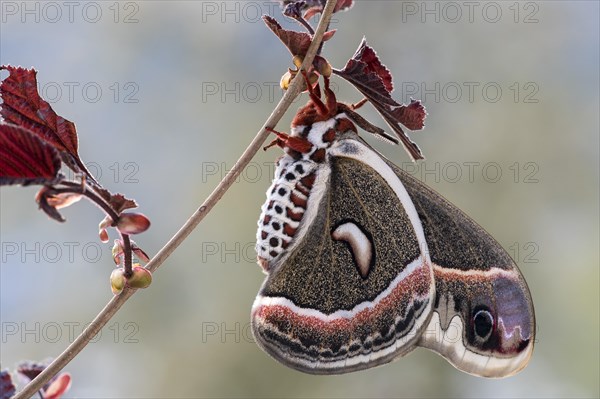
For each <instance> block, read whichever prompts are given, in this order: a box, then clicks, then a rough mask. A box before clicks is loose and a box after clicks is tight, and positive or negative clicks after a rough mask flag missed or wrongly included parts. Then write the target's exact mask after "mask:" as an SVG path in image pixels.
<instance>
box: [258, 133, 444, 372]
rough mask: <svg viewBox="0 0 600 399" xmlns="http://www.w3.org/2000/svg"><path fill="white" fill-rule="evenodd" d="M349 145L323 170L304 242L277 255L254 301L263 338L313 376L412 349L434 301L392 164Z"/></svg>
mask: <svg viewBox="0 0 600 399" xmlns="http://www.w3.org/2000/svg"><path fill="white" fill-rule="evenodd" d="M347 141H350V140H347ZM351 141H352V143H358V141H355V140H351ZM352 143H350V145H347V146H342V147H339V148H338V149H337V152H336V151H332V152H330V153H331V154H332V156H331V157H330V162H329V163H325V164H323V166H322V167H321V168H320V169H319V170H318V172H317V173H318V176H317V179H316V182H315V187H314V188H313V192H321V193H322V195H320V196H319V197H318V196H314V195H312V194H311V197H309V203H308V207H307V214H306V215H305V219H303V222H302V223H306V225H305V226H300V228H299V232H298V233H297V234H298V235H297V237H295V238H294V239H295V240H299V241H298V242H297V244H296V245H293V246H292V247H293V249H292V250H291V251H290V252H289V253H283V254H281V259H277V258H276V259H275V260H274V265H273V267H272V268H271V271H270V273H269V275H268V276H267V278H266V280H265V282H264V283H263V286H262V288H261V290H260V292H259V294H258V296H257V298H256V300H255V302H254V305H253V308H252V329H253V333H254V336H255V338H256V341H257V343H258V344H259V345H260V346H261V347H262V348H263V349H264V350H265V351H266V352H267V353H269V354H270V355H271V356H273V357H274V358H275V359H277V360H278V361H280V362H282V363H284V364H286V365H287V366H290V367H292V368H295V369H297V370H300V371H303V372H307V373H312V374H340V373H345V372H350V371H355V370H361V369H366V368H369V367H373V366H377V365H380V364H383V363H387V362H389V361H391V360H393V359H395V358H397V357H399V356H402V355H404V354H406V353H408V352H410V351H411V350H412V349H414V347H415V345H416V343H417V341H418V339H419V337H420V335H421V333H422V331H423V329H424V328H425V326H426V325H427V323H428V322H429V318H430V316H431V307H432V305H433V298H434V292H433V272H432V268H431V265H430V262H429V258H428V257H427V256H426V254H424V253H423V251H422V249H421V247H420V245H419V243H420V240H419V238H418V237H419V236H421V237H422V234H423V233H422V228H421V227H420V225H418V226H415V225H414V222H415V218H416V222H417V223H419V222H418V217H416V211H415V210H414V207H412V205H411V204H408V207H409V208H410V209H408V210H407V209H406V206H407V204H405V203H404V202H405V201H406V200H407V199H408V195H407V194H406V192H405V191H404V194H402V195H401V196H402V198H400V196H399V194H398V192H397V190H399V188H398V187H400V189H402V184H401V183H400V180H399V179H398V178H397V176H396V175H395V174H394V172H393V171H392V169H391V168H390V167H389V166H387V165H386V164H385V162H384V161H383V160H382V159H381V158H378V159H379V163H376V164H369V163H366V162H363V161H361V160H360V157H358V156H357V157H354V158H353V156H354V155H356V154H354V155H352V154H350V153H351V152H352V151H354V150H355V149H356V148H355V147H354V146H353V144H352ZM336 145H337V144H336ZM346 155H350V156H346ZM377 168H385V169H386V170H387V178H386V177H384V176H382V173H381V171H379V170H378V169H377ZM389 179H391V180H393V181H390V180H389ZM402 190H403V189H402ZM311 201H312V202H311ZM403 201H404V202H403ZM411 218H412V219H411ZM399 232H402V234H399ZM368 254H370V255H371V256H372V257H370V258H369V257H368V256H367V255H368ZM361 259H362V260H361Z"/></svg>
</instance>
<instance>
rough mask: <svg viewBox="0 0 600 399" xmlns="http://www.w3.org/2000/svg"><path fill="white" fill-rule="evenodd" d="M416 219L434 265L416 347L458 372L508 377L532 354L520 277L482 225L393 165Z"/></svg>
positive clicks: (529, 314)
mask: <svg viewBox="0 0 600 399" xmlns="http://www.w3.org/2000/svg"><path fill="white" fill-rule="evenodd" d="M388 164H389V165H390V167H392V168H394V170H395V172H396V174H397V175H398V176H399V177H400V179H401V180H402V182H403V183H404V186H405V187H406V190H407V191H408V193H409V195H410V197H411V198H412V201H413V203H414V205H415V208H416V210H417V212H418V214H419V218H420V220H421V223H422V226H423V229H424V232H425V239H426V241H427V244H428V248H429V255H430V258H431V261H432V264H433V269H434V278H435V284H436V298H435V304H434V309H433V314H432V318H431V321H430V323H429V325H428V327H427V328H426V330H425V332H424V334H423V336H422V338H421V340H420V341H419V345H420V346H423V347H426V348H429V349H431V350H433V351H435V352H437V353H438V354H440V355H441V356H443V357H445V358H446V359H447V360H448V361H449V362H450V363H451V364H452V365H454V366H455V367H456V368H458V369H459V370H462V371H464V372H467V373H470V374H474V375H477V376H483V377H495V378H501V377H507V376H510V375H512V374H515V373H517V372H518V371H520V370H521V369H523V368H524V367H525V366H526V365H527V362H528V361H529V358H530V356H531V353H532V350H533V343H534V334H535V316H534V309H533V302H532V300H531V295H530V293H529V288H528V287H527V283H526V282H525V279H524V278H523V276H522V275H521V273H520V271H519V269H518V268H517V266H516V265H515V263H514V261H513V260H512V259H511V258H510V256H509V255H508V254H507V253H506V251H505V250H504V249H503V248H502V246H500V244H498V242H496V240H494V238H492V237H491V236H490V235H489V234H488V233H487V232H486V231H485V230H484V229H483V228H482V227H481V226H479V225H478V224H477V223H475V222H474V221H473V220H472V219H471V218H469V217H468V216H467V215H465V214H464V213H463V212H462V211H460V210H459V209H458V208H456V207H455V206H454V205H452V204H451V203H450V202H448V201H447V200H446V199H444V198H443V197H442V196H440V195H439V194H438V193H436V192H435V191H434V190H432V189H431V188H429V187H427V186H426V185H424V184H423V183H421V182H420V181H419V180H417V179H415V178H414V177H412V176H411V175H409V174H408V173H406V172H404V171H402V170H401V169H399V168H398V167H396V166H395V165H393V164H391V163H388Z"/></svg>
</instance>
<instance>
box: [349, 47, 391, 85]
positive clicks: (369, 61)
mask: <svg viewBox="0 0 600 399" xmlns="http://www.w3.org/2000/svg"><path fill="white" fill-rule="evenodd" d="M352 59H353V60H356V61H362V62H364V63H365V64H366V67H365V70H364V71H365V72H366V73H369V72H373V73H375V75H377V76H378V77H379V79H381V81H382V82H383V85H384V87H385V89H386V90H387V91H388V93H391V92H392V91H393V90H394V84H393V83H392V74H391V73H390V71H389V70H388V69H387V67H386V66H385V65H383V64H382V63H381V61H379V57H377V53H376V52H375V50H373V48H372V47H369V46H368V45H367V39H365V38H364V37H363V39H362V41H361V42H360V45H359V46H358V49H357V50H356V52H355V53H354V55H353V56H352Z"/></svg>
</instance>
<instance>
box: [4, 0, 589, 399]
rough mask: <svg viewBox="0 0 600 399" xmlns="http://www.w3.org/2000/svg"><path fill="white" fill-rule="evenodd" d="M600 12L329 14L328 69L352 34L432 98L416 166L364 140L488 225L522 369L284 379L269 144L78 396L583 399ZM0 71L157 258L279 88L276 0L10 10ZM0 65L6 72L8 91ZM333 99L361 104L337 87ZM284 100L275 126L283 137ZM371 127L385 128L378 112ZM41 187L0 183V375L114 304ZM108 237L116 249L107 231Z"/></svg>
mask: <svg viewBox="0 0 600 399" xmlns="http://www.w3.org/2000/svg"><path fill="white" fill-rule="evenodd" d="M598 4H599V3H598V2H596V1H579V2H578V1H533V2H514V1H509V2H433V1H431V2H421V1H418V2H408V1H406V2H402V1H368V2H367V1H358V2H356V4H355V6H354V8H353V9H352V10H351V11H350V12H346V13H340V14H338V15H336V16H335V17H334V18H335V19H334V22H333V24H332V27H334V28H336V29H338V32H337V33H336V35H335V37H334V38H333V39H332V40H331V41H330V42H329V43H328V45H327V46H325V52H324V55H325V56H326V57H327V58H328V59H329V61H330V62H331V63H332V64H333V65H334V66H335V67H338V68H341V67H342V66H343V65H344V64H345V62H346V60H347V59H348V58H349V57H350V56H351V55H352V54H353V53H354V50H355V49H356V47H357V46H358V44H359V42H360V40H361V38H362V36H363V35H366V37H367V39H368V42H369V44H370V45H372V46H373V47H374V48H375V49H376V50H377V51H378V54H379V55H380V57H381V58H382V60H383V62H384V63H385V64H386V65H387V66H388V68H389V69H390V70H391V71H392V73H393V76H394V78H395V87H396V90H395V92H394V94H395V97H396V98H397V99H399V100H402V101H404V102H406V101H408V100H409V98H410V97H411V96H412V97H414V98H420V99H422V100H424V103H425V105H426V106H427V110H428V112H429V115H428V119H427V126H426V129H425V131H423V132H417V133H414V134H413V135H412V137H413V140H415V141H416V142H417V143H418V144H419V145H420V146H421V148H422V149H423V151H424V153H425V155H426V156H427V161H426V162H424V163H419V164H416V165H413V164H411V163H410V162H409V160H408V157H407V155H406V154H405V153H404V152H403V150H402V149H401V148H398V147H396V148H394V147H392V146H389V145H386V144H384V143H382V142H379V141H377V140H372V138H371V137H366V139H367V140H368V141H370V142H371V143H372V144H373V145H374V146H375V147H376V148H378V149H379V150H381V151H382V153H384V154H385V155H386V156H387V157H389V158H390V159H392V160H393V161H394V162H396V163H397V164H399V165H401V166H403V167H404V168H405V169H406V170H408V171H409V172H410V173H413V174H414V175H415V176H417V177H419V178H420V179H422V180H424V181H425V182H426V183H427V184H429V185H430V186H432V187H434V188H435V189H436V190H438V191H439V192H440V193H442V194H443V195H444V196H445V197H447V198H448V199H449V200H451V201H452V202H454V203H455V204H456V205H458V206H459V207H460V208H462V209H463V210H464V211H466V213H468V214H469V215H471V216H472V217H473V218H474V219H475V220H477V221H478V222H479V223H480V224H481V225H482V226H483V227H485V228H486V229H487V230H488V231H489V232H490V233H491V234H492V235H493V236H494V237H496V239H497V240H498V241H499V242H500V243H501V244H502V245H503V246H504V248H506V249H507V251H509V253H510V254H511V255H512V256H513V257H514V258H515V260H516V262H517V263H518V265H519V267H520V269H521V271H522V272H523V274H524V275H525V277H526V279H527V281H528V283H529V286H530V289H531V292H532V295H533V299H534V302H535V308H536V316H537V322H538V332H537V344H536V348H535V351H534V354H533V357H532V359H531V362H530V364H529V366H528V367H527V368H526V369H525V370H524V371H523V372H521V373H520V374H518V375H517V376H515V377H512V378H509V379H504V380H487V379H480V378H476V377H471V376H469V375H467V374H464V373H461V372H459V371H457V370H455V369H454V368H453V367H452V366H450V365H449V364H448V363H447V362H446V361H444V360H443V359H442V358H440V357H438V356H436V355H435V354H434V353H432V352H429V351H427V350H424V349H418V350H415V351H414V352H413V353H412V354H410V355H409V356H407V357H405V358H402V359H400V360H399V361H397V362H394V363H393V364H390V365H387V366H385V367H380V368H376V369H372V370H368V371H365V372H360V373H354V374H350V375H343V376H329V377H315V376H309V375H305V374H302V373H299V372H296V371H293V370H291V369H288V368H286V367H284V366H282V365H280V364H278V363H276V362H275V361H274V360H272V359H270V358H269V357H268V356H267V355H266V354H265V353H263V352H262V351H261V350H260V349H259V348H258V347H257V346H256V345H255V344H254V343H253V342H252V336H251V333H250V329H249V324H248V323H249V315H250V314H249V312H250V307H251V305H252V301H253V300H254V296H255V294H256V292H257V290H258V288H259V286H260V284H261V282H262V280H263V274H262V273H261V271H260V269H259V267H258V266H257V265H256V264H255V261H254V257H255V253H254V249H253V246H254V237H255V227H256V220H257V218H258V215H259V212H260V206H261V204H262V202H263V201H264V198H265V190H266V189H267V187H268V185H269V183H270V180H271V175H272V172H273V166H272V162H273V160H274V159H275V158H276V157H277V156H279V154H280V152H279V150H277V149H272V150H270V151H268V152H260V153H259V154H258V155H257V156H256V157H255V159H254V160H253V163H252V164H251V165H250V167H249V168H248V169H247V170H246V171H245V172H244V174H243V176H242V177H241V178H240V181H239V183H238V184H236V185H235V186H234V187H233V188H232V189H231V190H230V191H229V192H228V193H227V194H226V195H225V197H224V198H223V200H222V201H221V202H220V203H219V204H218V205H217V207H216V208H215V209H214V210H213V212H211V213H210V215H208V216H207V218H206V219H205V221H204V222H203V223H202V224H201V225H200V226H199V227H198V229H197V230H196V231H195V232H194V233H193V234H192V235H191V236H190V237H189V239H188V240H187V241H186V242H185V243H184V244H183V245H182V246H181V247H180V248H179V249H178V250H177V252H176V253H175V254H174V255H173V256H172V257H171V258H170V259H169V260H168V261H167V263H166V264H165V265H164V267H163V268H161V269H160V270H159V271H158V272H157V273H156V274H155V281H154V283H153V285H152V287H151V288H149V289H148V290H145V291H143V292H139V293H137V294H136V295H135V296H134V297H133V298H132V299H131V300H130V301H129V302H128V303H127V304H126V305H125V306H124V307H123V308H122V309H121V311H120V312H119V313H118V315H117V317H115V318H114V319H113V320H111V322H109V324H108V326H107V327H106V328H105V329H104V330H103V331H102V334H101V336H99V337H98V338H97V339H96V340H95V342H94V343H93V344H90V345H89V346H88V347H87V348H86V349H85V350H84V351H83V352H82V353H81V354H80V355H79V356H78V357H77V358H76V360H75V361H73V362H72V363H71V364H69V366H68V367H67V370H68V371H70V372H71V373H72V374H73V387H72V389H71V391H70V393H69V397H75V396H76V397H80V398H100V397H102V398H126V397H140V398H150V397H169V398H174V397H178V398H187V397H190V398H191V397H457V396H463V397H598V395H599V394H600V392H599V377H598V375H599V292H598V291H599V275H598V269H599V267H598V266H599V250H598V245H599V244H598V243H599V233H598V229H599V219H598V218H599V214H598V204H599V199H598V181H599V180H598V179H599V167H598V162H599V160H598V154H599V142H598V138H599V119H598V118H599V117H598V114H599V110H598V108H599V78H598V68H599V60H598V57H599V54H598V52H599V50H598V49H599V26H598V19H599V17H598V16H599V7H598ZM0 7H1V11H2V14H1V27H0V63H1V64H12V65H22V66H26V67H32V66H33V67H35V68H36V69H37V70H38V71H39V74H38V80H39V83H40V91H41V94H42V95H43V96H44V97H45V98H46V99H48V100H49V101H50V103H51V104H52V106H53V107H54V109H55V110H56V111H57V112H58V113H59V114H60V115H62V116H64V117H66V118H68V119H70V120H72V121H74V122H75V123H76V125H77V128H78V132H79V139H80V154H81V157H82V158H83V160H84V161H86V163H87V164H88V165H89V167H90V170H91V171H92V172H93V173H95V174H96V176H97V177H98V178H99V180H100V181H101V182H102V183H103V184H104V185H105V186H106V187H108V188H109V189H111V190H113V191H120V192H123V193H125V194H126V195H127V196H129V197H133V198H135V199H136V200H137V201H138V202H139V204H140V208H139V209H140V211H141V212H144V213H145V214H146V215H148V216H149V217H150V218H151V220H152V223H153V224H152V227H151V229H150V230H149V231H148V232H146V233H144V234H143V235H141V236H139V237H137V240H136V241H137V242H138V244H139V245H140V246H141V247H142V248H144V249H145V250H146V251H147V252H148V253H149V254H155V253H156V252H157V251H158V250H159V249H160V248H161V246H162V245H163V244H164V243H165V242H166V241H167V240H168V239H169V238H170V237H171V235H172V234H174V233H175V232H176V231H177V230H178V228H179V227H180V226H181V224H182V223H183V222H184V221H185V220H186V219H187V217H188V216H189V215H190V214H191V213H192V212H193V211H194V210H195V209H196V207H198V206H199V204H200V203H201V202H202V201H203V199H204V198H206V196H207V195H208V194H209V193H210V192H211V191H212V189H213V188H214V187H215V185H216V184H217V183H218V182H219V180H220V179H221V177H222V176H223V175H224V173H226V171H227V170H229V169H230V168H231V167H232V166H233V164H234V162H235V161H236V159H237V158H238V157H239V155H240V154H241V153H242V151H243V150H244V148H245V147H246V146H247V144H248V143H249V142H250V141H251V140H252V138H253V137H254V134H255V133H256V131H257V130H258V129H259V127H260V126H261V125H262V123H263V122H264V120H265V119H266V117H267V116H268V115H269V113H270V112H271V110H272V109H273V108H274V106H275V104H276V103H277V101H278V100H279V98H280V97H281V90H280V89H279V88H278V82H279V78H280V76H281V75H282V74H283V73H284V72H285V71H286V68H288V67H289V66H292V63H291V57H290V55H289V53H288V52H287V50H286V49H285V48H284V47H283V46H282V45H281V44H280V43H279V41H278V39H277V38H276V37H275V36H273V35H272V33H271V32H270V31H269V30H268V29H267V28H266V27H265V26H263V23H262V21H261V20H260V15H261V14H264V13H268V14H272V15H274V16H276V17H277V18H278V19H279V20H280V21H282V23H284V25H285V26H286V27H294V25H293V24H290V23H288V22H287V21H283V19H284V18H283V17H282V16H281V14H280V11H279V8H278V6H277V4H276V3H269V2H262V1H259V2H251V1H248V2H233V1H228V2H220V1H219V2H192V1H169V2H167V1H137V2H130V1H127V2H116V1H98V2H81V3H73V2H71V3H69V2H16V1H2V2H0ZM6 75H7V74H6V72H5V71H3V72H2V76H1V77H2V78H4V77H6ZM334 83H335V84H334V88H335V90H336V92H337V94H338V98H339V99H340V100H344V101H349V102H352V101H357V100H359V99H360V96H359V94H358V93H357V92H356V91H355V90H354V89H353V88H352V87H350V86H349V85H347V84H346V83H345V82H343V81H341V80H339V79H335V81H334ZM305 101H306V98H305V97H303V98H302V99H299V100H297V101H296V103H295V105H294V106H293V107H292V108H291V109H290V111H289V112H288V114H287V115H286V117H285V118H284V120H283V121H282V122H281V123H280V124H279V125H278V128H279V129H280V130H283V131H286V130H288V126H289V121H290V120H291V117H292V116H293V113H294V111H295V109H296V108H297V107H298V106H300V105H301V104H303V103H304V102H305ZM362 114H363V115H364V116H366V117H367V118H368V119H370V120H371V121H372V122H373V123H375V124H378V125H381V126H385V124H384V122H383V121H382V120H381V119H380V118H379V117H378V116H377V114H376V113H375V112H374V111H373V110H372V108H370V107H365V109H364V111H362ZM35 192H36V188H18V187H8V188H2V191H1V208H0V211H1V223H0V228H1V243H2V267H1V307H0V310H1V317H0V318H1V323H2V341H1V357H0V361H1V364H2V367H4V368H10V369H13V368H14V367H15V366H16V364H17V363H18V362H19V361H20V360H23V359H37V360H39V359H44V358H47V357H53V356H56V355H57V354H59V353H60V352H61V351H62V350H63V349H64V348H65V347H66V345H67V344H68V343H69V342H70V341H71V340H72V339H73V338H74V336H75V335H76V334H78V333H79V332H81V330H82V329H83V327H84V325H85V324H86V323H88V322H89V321H90V320H91V319H92V318H93V317H94V316H95V315H96V313H97V312H98V311H99V310H100V309H101V308H102V307H103V306H104V304H105V303H106V302H107V300H108V299H110V297H111V295H112V294H111V292H110V288H109V284H108V276H109V274H110V270H111V268H112V267H113V263H112V260H111V256H110V245H104V244H102V243H100V242H99V241H98V238H97V237H98V236H97V228H96V226H97V223H98V222H99V221H100V219H101V218H102V215H101V214H100V212H99V211H98V210H97V209H96V208H94V207H93V206H90V205H89V204H88V203H85V202H81V203H78V204H76V205H75V206H72V207H71V208H69V209H66V210H65V212H64V215H65V216H66V218H67V219H68V222H67V223H65V224H58V223H56V222H54V221H51V220H49V219H48V218H47V217H46V216H44V214H42V213H41V212H39V211H37V210H36V204H35V202H34V199H33V197H34V194H35ZM111 238H114V237H111Z"/></svg>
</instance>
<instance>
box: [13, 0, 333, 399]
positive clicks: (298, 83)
mask: <svg viewBox="0 0 600 399" xmlns="http://www.w3.org/2000/svg"><path fill="white" fill-rule="evenodd" d="M336 3H337V0H327V4H326V5H325V8H324V10H323V14H322V16H321V19H320V21H319V25H318V27H317V30H316V31H315V35H314V37H313V41H312V43H311V44H310V47H309V49H308V51H307V53H306V56H305V57H304V62H303V63H302V67H301V68H302V69H304V70H308V69H309V66H310V65H312V61H313V59H314V57H315V54H316V53H317V50H318V48H319V46H320V44H321V41H322V39H323V34H324V33H325V30H326V28H327V26H329V20H330V19H331V15H332V13H333V9H334V7H335V4H336ZM298 76H300V78H298ZM303 84H304V82H303V79H302V76H301V74H298V75H297V76H296V77H295V78H294V80H293V81H292V83H291V84H290V86H289V88H288V90H287V91H286V92H285V94H284V95H283V97H282V98H281V100H280V101H279V103H278V104H277V107H275V109H274V110H273V112H272V113H271V115H270V116H269V118H268V119H267V121H266V122H265V123H264V125H263V126H262V127H261V129H260V130H259V132H258V134H257V135H256V137H255V138H254V140H252V142H251V143H250V145H249V146H248V148H247V149H246V150H245V151H244V153H243V154H242V156H241V157H240V159H238V161H237V162H236V163H235V165H234V166H233V168H232V169H231V170H230V171H229V173H227V175H226V176H225V177H224V178H223V180H222V181H221V182H220V183H219V185H218V186H217V187H216V188H215V189H214V191H213V192H212V193H211V194H210V195H209V196H208V198H207V199H206V200H205V201H204V203H203V204H202V205H201V206H200V208H198V210H197V211H196V212H194V214H193V215H192V216H191V217H190V218H189V219H188V220H187V221H186V222H185V224H184V225H183V226H182V227H181V229H179V231H178V232H177V233H176V234H175V235H174V236H173V237H172V238H171V239H170V240H169V242H167V243H166V244H165V246H164V247H163V248H162V249H161V250H160V251H159V252H158V253H157V254H156V256H155V257H154V258H153V259H152V260H151V261H150V262H149V263H148V265H147V266H146V268H147V269H148V270H150V271H151V272H153V271H155V270H156V269H158V268H159V267H160V265H162V264H163V262H164V261H165V260H166V259H167V258H168V257H169V256H170V255H171V254H172V253H173V251H175V249H176V248H177V247H178V246H179V245H180V244H181V243H182V242H183V241H184V240H185V239H186V237H187V236H188V235H189V234H190V233H191V232H192V231H193V230H194V229H195V228H196V226H197V225H198V224H199V223H200V222H201V221H202V219H204V217H205V216H206V215H207V214H208V213H209V212H210V210H211V209H212V208H213V207H214V206H215V205H216V204H217V202H219V200H220V199H221V197H223V195H224V194H225V192H226V191H227V190H228V189H229V188H230V187H231V186H232V185H233V183H234V182H235V180H236V178H237V177H238V176H239V175H240V174H241V173H242V171H243V170H244V168H245V167H246V165H248V163H250V161H251V160H252V158H253V157H254V155H255V154H256V153H257V152H258V150H259V149H260V148H261V146H262V144H263V143H264V142H265V140H266V139H267V137H268V135H269V132H268V131H267V130H266V128H267V127H270V128H272V127H274V126H275V125H276V124H277V122H279V120H280V119H281V117H282V116H283V114H284V113H285V112H286V111H287V109H288V108H289V107H290V105H292V102H293V101H294V99H295V98H296V96H297V95H298V94H299V93H300V90H301V87H302V85H303ZM135 291H136V290H134V289H131V288H125V289H124V290H123V291H122V292H121V293H120V294H119V295H117V296H114V297H113V298H112V299H111V300H110V301H109V302H108V304H106V306H105V307H104V309H102V311H100V313H98V315H97V316H96V318H94V320H93V321H92V322H91V323H90V324H89V325H88V327H87V328H86V329H85V330H83V332H82V333H81V335H79V336H78V337H77V338H76V339H75V340H74V341H73V342H72V343H71V344H70V345H69V346H68V347H67V349H65V351H64V352H63V353H61V354H60V355H59V356H58V357H57V358H56V359H54V361H53V362H52V363H50V365H48V367H46V368H45V369H44V371H42V372H41V373H40V374H39V375H38V376H37V377H36V378H34V379H33V380H32V381H31V382H30V383H29V384H27V386H25V388H24V389H23V390H22V391H21V392H19V393H17V394H16V395H15V396H14V398H13V399H29V398H30V397H31V396H33V395H35V393H36V392H37V391H39V390H40V389H41V388H42V387H43V386H44V385H45V384H46V383H47V382H48V381H49V380H50V379H51V378H52V377H54V376H55V375H56V374H58V372H60V370H62V369H63V368H64V367H65V366H66V365H67V364H68V363H69V362H70V361H71V360H73V359H74V358H75V356H77V354H78V353H79V352H81V351H82V350H83V348H85V347H86V346H87V344H88V343H89V341H90V340H91V339H92V338H94V337H95V336H96V334H98V333H99V332H100V331H101V330H102V328H103V327H104V326H105V325H106V323H108V321H110V319H111V318H112V317H113V316H114V314H115V313H117V311H118V310H119V309H120V308H121V306H123V304H124V303H125V302H127V300H128V299H129V298H130V297H131V296H132V295H133V294H134V293H135Z"/></svg>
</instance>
